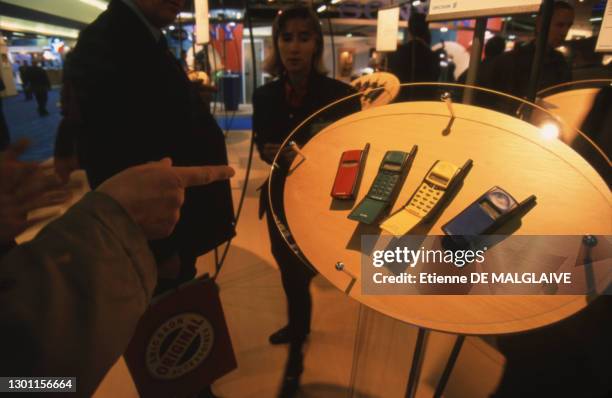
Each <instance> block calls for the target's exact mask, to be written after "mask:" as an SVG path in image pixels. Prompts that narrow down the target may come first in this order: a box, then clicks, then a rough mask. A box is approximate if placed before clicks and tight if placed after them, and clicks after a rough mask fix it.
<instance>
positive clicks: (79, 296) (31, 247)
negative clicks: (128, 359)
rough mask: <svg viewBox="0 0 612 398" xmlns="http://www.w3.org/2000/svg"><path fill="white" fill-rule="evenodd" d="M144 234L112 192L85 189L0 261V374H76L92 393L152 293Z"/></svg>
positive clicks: (84, 391) (83, 391)
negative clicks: (63, 209)
mask: <svg viewBox="0 0 612 398" xmlns="http://www.w3.org/2000/svg"><path fill="white" fill-rule="evenodd" d="M156 278H157V270H156V266H155V262H154V259H153V256H152V254H151V252H150V250H149V247H148V244H147V241H146V239H145V237H144V235H143V233H142V231H141V230H140V227H139V226H138V225H136V224H135V223H134V222H133V221H132V220H131V218H130V217H129V215H128V214H127V213H126V212H125V210H124V209H123V208H122V207H121V206H120V205H119V204H118V203H117V202H115V201H114V200H113V199H112V198H110V197H109V196H106V195H104V194H101V193H97V192H91V193H88V194H87V195H86V196H85V197H84V198H83V199H82V200H81V201H79V202H78V203H77V204H76V205H74V206H73V207H72V208H70V210H68V211H67V212H66V214H64V215H63V216H62V217H60V218H59V219H57V220H55V221H54V222H52V223H50V224H49V225H48V226H47V227H45V228H44V229H43V230H42V231H41V232H40V233H39V234H38V236H36V238H35V239H33V240H32V241H30V242H28V243H25V244H23V245H20V246H18V247H17V248H15V249H13V250H12V251H11V252H9V253H8V254H7V255H6V256H5V257H3V258H2V259H1V261H0V330H1V334H2V336H3V338H2V344H3V346H4V347H3V353H2V355H0V375H1V376H62V377H76V378H77V384H76V386H77V395H78V396H91V395H92V393H93V392H94V391H95V389H96V387H97V386H98V384H99V383H100V381H101V380H102V378H103V377H104V375H105V374H106V372H107V371H108V370H109V369H110V367H111V366H112V365H113V364H114V363H115V361H117V359H118V358H119V357H120V356H121V354H122V353H123V352H124V350H125V349H126V347H127V345H128V342H129V341H130V338H131V336H132V334H133V332H134V329H135V327H136V324H137V322H138V320H139V318H140V316H141V315H142V314H143V313H144V311H145V309H146V307H147V305H148V303H149V300H150V299H151V296H152V294H153V289H154V287H155V282H156Z"/></svg>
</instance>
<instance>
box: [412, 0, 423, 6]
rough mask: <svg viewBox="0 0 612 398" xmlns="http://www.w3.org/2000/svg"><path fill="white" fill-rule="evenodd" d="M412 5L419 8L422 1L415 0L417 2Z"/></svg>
mask: <svg viewBox="0 0 612 398" xmlns="http://www.w3.org/2000/svg"><path fill="white" fill-rule="evenodd" d="M412 5H413V6H415V7H416V6H419V5H421V1H420V0H415V1H413V2H412Z"/></svg>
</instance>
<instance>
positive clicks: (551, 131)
mask: <svg viewBox="0 0 612 398" xmlns="http://www.w3.org/2000/svg"><path fill="white" fill-rule="evenodd" d="M540 135H541V136H542V138H544V139H547V140H553V139H555V138H559V126H557V125H556V124H555V123H552V122H547V123H545V124H543V125H542V126H541V127H540Z"/></svg>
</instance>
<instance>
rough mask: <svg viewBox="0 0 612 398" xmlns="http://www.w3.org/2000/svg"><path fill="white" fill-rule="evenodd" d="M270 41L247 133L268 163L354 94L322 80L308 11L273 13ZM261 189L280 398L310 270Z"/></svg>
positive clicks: (292, 367) (289, 379)
mask: <svg viewBox="0 0 612 398" xmlns="http://www.w3.org/2000/svg"><path fill="white" fill-rule="evenodd" d="M272 38H273V51H272V52H271V54H270V56H269V57H268V58H267V59H266V61H265V70H266V71H267V72H268V73H270V74H271V75H273V76H275V77H276V79H275V80H274V81H272V82H270V83H268V84H266V85H264V86H262V87H259V88H258V89H257V90H255V93H254V94H253V134H255V143H256V144H257V149H258V151H259V155H260V156H261V159H262V160H264V161H265V162H266V163H268V164H271V163H272V161H273V160H274V157H275V156H276V153H277V152H278V151H279V149H280V145H281V143H282V142H283V141H284V140H285V138H287V136H288V135H289V134H290V133H291V132H292V131H293V129H294V128H296V127H297V126H298V125H299V124H300V123H301V122H302V121H303V120H304V119H306V118H307V117H308V116H310V115H311V114H313V113H314V112H316V111H317V110H319V109H321V108H322V107H324V106H326V105H328V104H330V103H332V102H334V101H336V100H338V99H340V98H343V97H346V96H348V95H350V94H354V93H355V90H354V89H353V88H351V87H350V86H349V85H347V84H344V83H342V82H340V81H337V80H334V79H330V78H328V77H326V76H325V69H324V67H323V61H322V58H323V32H322V31H321V25H320V23H319V19H318V18H317V16H316V14H315V13H314V12H313V10H312V9H310V8H308V7H305V6H295V7H291V8H289V9H286V10H284V11H279V13H278V15H277V17H276V19H275V21H274V24H273V26H272ZM359 109H360V108H359V101H358V99H356V101H354V102H353V101H351V103H349V105H348V107H342V109H341V110H340V111H339V112H335V115H334V117H335V118H339V117H341V116H342V114H344V113H350V112H352V111H357V110H359ZM321 121H322V122H329V120H327V121H326V120H321ZM290 162H291V159H290V158H289V155H287V154H283V156H279V160H278V161H277V163H278V164H279V166H280V167H279V168H278V170H280V171H279V172H282V170H285V169H286V168H287V166H288V165H289V164H290ZM267 184H268V183H267V182H266V184H264V187H263V188H262V189H261V193H262V194H261V197H260V217H261V216H262V215H263V213H264V212H265V213H266V219H267V223H268V232H269V235H270V241H271V246H272V254H273V256H274V258H275V260H276V262H277V263H278V265H279V268H280V272H281V278H282V283H283V288H284V290H285V294H286V296H287V307H288V318H289V319H288V321H289V322H288V324H287V326H285V327H283V328H282V329H280V330H278V331H277V332H275V333H273V334H272V335H271V336H270V343H271V344H286V343H289V344H290V349H289V360H288V362H287V366H286V368H285V376H284V380H283V388H282V390H281V393H280V396H284V397H286V396H292V395H293V394H294V393H295V392H296V391H297V389H298V387H299V378H300V375H301V373H302V370H303V364H302V362H303V361H302V359H303V357H302V346H303V344H304V341H305V340H306V337H307V336H308V334H309V333H310V318H311V310H312V302H311V296H310V290H309V287H310V281H311V280H312V277H313V276H314V275H315V271H313V270H312V269H310V268H308V267H307V266H306V265H305V264H304V263H303V262H301V261H300V259H299V258H298V257H297V256H296V254H295V253H294V251H293V250H292V249H291V248H290V246H289V244H288V243H287V241H285V239H283V237H282V235H281V233H280V232H279V229H278V227H277V226H276V225H275V221H274V217H273V216H272V214H271V213H272V212H271V210H270V207H269V201H268V196H267V194H268V186H267ZM279 185H282V184H275V185H274V186H273V187H272V188H273V189H274V192H273V194H272V197H273V198H272V200H279V199H278V197H281V198H282V191H283V187H282V186H279ZM275 192H278V193H279V195H276V194H275ZM274 208H275V210H276V211H277V213H276V216H277V221H278V222H280V223H282V224H284V225H286V222H285V220H284V215H283V214H278V210H279V209H281V208H282V203H280V202H279V206H276V205H275V206H274ZM285 236H287V234H286V235H285Z"/></svg>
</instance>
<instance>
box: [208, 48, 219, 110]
mask: <svg viewBox="0 0 612 398" xmlns="http://www.w3.org/2000/svg"><path fill="white" fill-rule="evenodd" d="M210 47H211V52H212V56H213V69H212V71H211V73H210V81H211V82H213V81H215V77H216V76H214V73H216V71H217V52H216V51H215V46H214V45H213V44H212V40H211V42H210ZM217 87H218V85H217ZM218 101H219V91H217V95H215V102H214V103H213V109H212V112H211V113H212V115H213V117H214V116H215V113H217V102H218Z"/></svg>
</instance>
